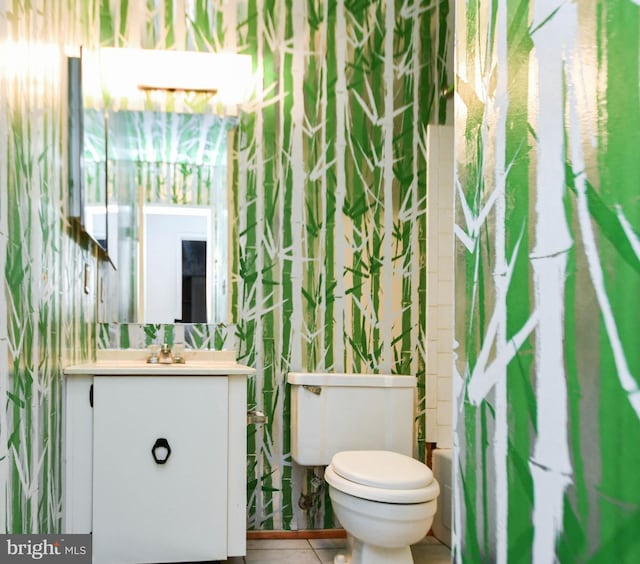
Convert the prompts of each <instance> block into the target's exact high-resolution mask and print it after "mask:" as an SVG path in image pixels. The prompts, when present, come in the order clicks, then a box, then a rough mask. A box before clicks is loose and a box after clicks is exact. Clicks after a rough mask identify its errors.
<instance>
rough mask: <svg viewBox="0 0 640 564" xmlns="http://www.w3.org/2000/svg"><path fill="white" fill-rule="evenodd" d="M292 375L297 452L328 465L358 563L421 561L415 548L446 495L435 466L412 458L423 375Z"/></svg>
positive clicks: (304, 461)
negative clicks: (436, 477)
mask: <svg viewBox="0 0 640 564" xmlns="http://www.w3.org/2000/svg"><path fill="white" fill-rule="evenodd" d="M287 381H288V382H289V383H290V384H291V385H292V388H291V455H292V457H293V459H294V460H295V461H296V462H297V463H298V464H301V465H303V466H327V468H326V471H325V480H326V481H327V483H328V484H329V495H330V497H331V502H332V506H333V511H334V513H335V515H336V517H337V518H338V520H339V521H340V523H341V524H342V526H343V527H344V529H345V531H346V532H347V535H348V537H349V540H350V543H351V545H352V554H351V562H352V564H383V563H384V564H403V563H411V562H413V558H412V556H411V550H410V548H409V546H410V545H411V544H413V543H416V542H418V541H419V540H420V539H422V538H423V537H424V536H425V535H426V534H427V532H428V531H429V529H430V528H431V523H432V522H433V517H434V515H435V512H436V508H437V501H436V500H437V497H438V494H439V493H440V488H439V486H438V483H437V481H436V480H434V478H433V474H432V473H431V470H430V469H429V468H428V467H427V466H426V465H425V464H422V463H421V462H419V461H417V460H415V459H413V458H411V454H412V452H413V430H414V412H415V390H416V379H415V378H414V377H412V376H390V375H380V374H319V373H302V372H291V373H289V376H288V379H287ZM344 561H345V560H339V559H337V560H336V562H344ZM346 561H349V560H348V559H347V560H346Z"/></svg>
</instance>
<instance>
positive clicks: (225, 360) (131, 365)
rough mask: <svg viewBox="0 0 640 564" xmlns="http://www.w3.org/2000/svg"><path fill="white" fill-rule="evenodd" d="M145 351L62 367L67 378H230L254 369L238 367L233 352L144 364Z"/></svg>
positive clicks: (102, 353)
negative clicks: (180, 376)
mask: <svg viewBox="0 0 640 564" xmlns="http://www.w3.org/2000/svg"><path fill="white" fill-rule="evenodd" d="M147 356H148V352H147V351H146V350H139V349H104V350H99V351H98V353H97V358H96V361H95V362H84V363H81V364H74V365H72V366H68V367H66V368H65V369H64V370H63V371H64V373H65V374H66V375H68V376H73V375H76V376H78V375H94V376H109V375H110V376H177V375H184V376H233V375H243V374H244V375H249V374H254V373H255V369H254V368H250V367H249V366H245V365H243V364H238V363H237V362H236V360H235V352H234V351H197V350H187V351H186V352H185V355H184V356H185V361H186V362H185V363H184V364H148V363H147V362H146V359H147Z"/></svg>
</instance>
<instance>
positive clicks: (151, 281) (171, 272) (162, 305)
mask: <svg viewBox="0 0 640 564" xmlns="http://www.w3.org/2000/svg"><path fill="white" fill-rule="evenodd" d="M151 207H152V206H146V207H145V215H144V230H145V234H144V238H143V239H144V246H145V248H144V263H145V266H144V272H145V275H144V280H143V285H144V320H145V323H173V320H174V319H180V318H181V317H182V245H181V242H182V240H183V239H191V240H206V239H207V234H208V232H209V228H208V223H209V222H208V217H207V216H206V215H203V213H202V212H201V211H198V213H196V214H195V215H186V214H185V213H177V212H172V213H153V212H152V213H148V209H149V208H151ZM173 209H175V208H173ZM206 211H207V212H208V210H206ZM158 249H160V251H158Z"/></svg>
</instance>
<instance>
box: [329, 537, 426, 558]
mask: <svg viewBox="0 0 640 564" xmlns="http://www.w3.org/2000/svg"><path fill="white" fill-rule="evenodd" d="M349 541H350V542H349V544H350V545H351V547H352V548H351V554H350V555H346V554H338V555H336V556H335V557H334V559H333V563H334V564H413V555H412V554H411V548H410V547H408V546H403V547H395V548H389V547H384V546H375V545H372V544H365V543H363V542H362V541H359V540H358V539H356V538H353V537H350V538H349Z"/></svg>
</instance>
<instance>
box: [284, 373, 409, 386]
mask: <svg viewBox="0 0 640 564" xmlns="http://www.w3.org/2000/svg"><path fill="white" fill-rule="evenodd" d="M287 382H289V384H293V385H297V386H349V387H352V388H353V387H360V386H362V387H370V388H371V387H373V388H415V386H416V382H417V379H416V377H415V376H406V375H400V374H346V373H335V372H331V373H322V372H289V374H288V375H287Z"/></svg>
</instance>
